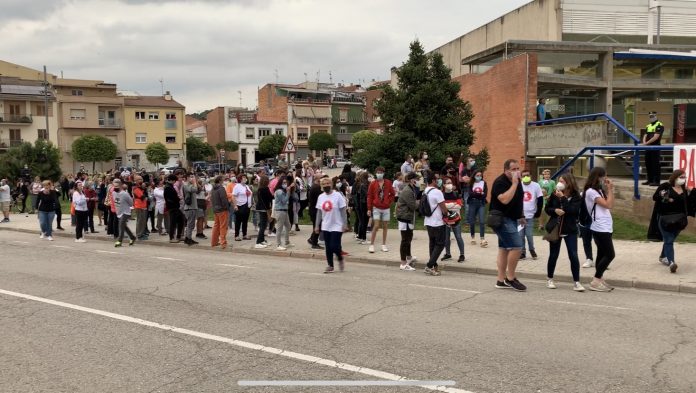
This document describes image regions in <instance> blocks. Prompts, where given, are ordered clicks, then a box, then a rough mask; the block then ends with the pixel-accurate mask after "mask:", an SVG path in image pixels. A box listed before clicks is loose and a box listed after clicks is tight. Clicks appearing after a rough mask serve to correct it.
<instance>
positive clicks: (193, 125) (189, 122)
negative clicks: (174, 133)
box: [186, 115, 208, 142]
mask: <svg viewBox="0 0 696 393" xmlns="http://www.w3.org/2000/svg"><path fill="white" fill-rule="evenodd" d="M190 136H192V137H194V138H198V139H200V140H202V141H203V142H208V127H207V122H206V121H205V120H198V119H196V118H195V117H193V116H191V115H186V138H188V137H190Z"/></svg>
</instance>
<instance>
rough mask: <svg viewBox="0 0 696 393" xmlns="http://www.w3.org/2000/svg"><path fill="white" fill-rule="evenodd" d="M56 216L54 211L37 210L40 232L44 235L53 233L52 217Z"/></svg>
mask: <svg viewBox="0 0 696 393" xmlns="http://www.w3.org/2000/svg"><path fill="white" fill-rule="evenodd" d="M55 216H56V212H42V211H39V226H40V227H41V232H42V233H43V234H44V235H46V236H52V235H53V217H55Z"/></svg>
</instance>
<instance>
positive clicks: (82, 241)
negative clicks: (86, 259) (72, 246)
mask: <svg viewBox="0 0 696 393" xmlns="http://www.w3.org/2000/svg"><path fill="white" fill-rule="evenodd" d="M75 243H87V240H85V238H84V237H81V238H79V239H75Z"/></svg>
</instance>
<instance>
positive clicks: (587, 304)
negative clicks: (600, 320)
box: [547, 300, 636, 311]
mask: <svg viewBox="0 0 696 393" xmlns="http://www.w3.org/2000/svg"><path fill="white" fill-rule="evenodd" d="M547 302H549V303H558V304H571V305H574V306H587V307H600V308H611V309H614V310H629V311H636V309H635V308H628V307H618V306H607V305H604V304H591V303H575V302H564V301H560V300H547Z"/></svg>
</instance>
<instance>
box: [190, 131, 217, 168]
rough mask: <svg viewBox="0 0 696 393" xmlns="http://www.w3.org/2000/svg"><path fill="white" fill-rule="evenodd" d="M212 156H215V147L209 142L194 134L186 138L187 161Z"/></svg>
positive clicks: (201, 159) (200, 159)
mask: <svg viewBox="0 0 696 393" xmlns="http://www.w3.org/2000/svg"><path fill="white" fill-rule="evenodd" d="M213 156H215V149H213V147H212V146H210V144H208V143H206V142H203V141H202V140H200V139H199V138H196V137H194V136H190V137H188V138H186V158H187V159H188V161H189V162H192V161H203V160H205V159H206V158H208V157H213Z"/></svg>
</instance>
